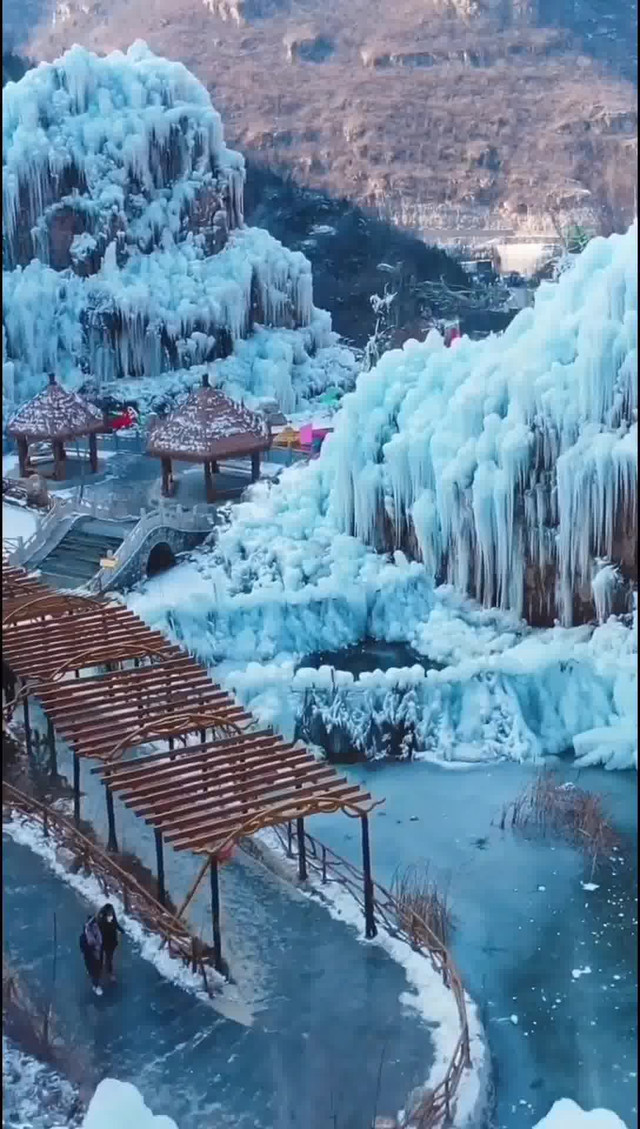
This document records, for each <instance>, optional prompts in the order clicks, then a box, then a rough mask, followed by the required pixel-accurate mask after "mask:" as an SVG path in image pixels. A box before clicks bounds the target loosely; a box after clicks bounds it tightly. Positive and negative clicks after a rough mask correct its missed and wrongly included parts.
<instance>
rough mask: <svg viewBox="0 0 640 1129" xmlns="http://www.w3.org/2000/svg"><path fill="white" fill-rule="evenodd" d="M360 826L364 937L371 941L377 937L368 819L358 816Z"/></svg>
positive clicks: (364, 816)
mask: <svg viewBox="0 0 640 1129" xmlns="http://www.w3.org/2000/svg"><path fill="white" fill-rule="evenodd" d="M360 822H361V824H362V870H363V874H364V927H365V936H366V937H367V938H368V939H369V940H371V939H372V938H373V937H375V936H376V935H377V932H378V930H377V929H376V921H375V916H374V912H373V907H374V900H373V880H372V878H371V848H370V846H369V817H368V816H366V815H361V816H360Z"/></svg>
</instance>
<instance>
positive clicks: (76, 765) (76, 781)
mask: <svg viewBox="0 0 640 1129" xmlns="http://www.w3.org/2000/svg"><path fill="white" fill-rule="evenodd" d="M73 822H74V823H75V825H76V827H77V826H78V824H79V823H80V757H79V756H78V754H77V753H74V754H73Z"/></svg>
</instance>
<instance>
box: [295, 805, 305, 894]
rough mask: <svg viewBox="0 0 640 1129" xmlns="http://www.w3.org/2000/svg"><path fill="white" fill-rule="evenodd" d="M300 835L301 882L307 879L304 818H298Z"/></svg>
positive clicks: (299, 867) (299, 871)
mask: <svg viewBox="0 0 640 1129" xmlns="http://www.w3.org/2000/svg"><path fill="white" fill-rule="evenodd" d="M296 832H297V835H298V877H299V878H300V881H301V882H306V879H307V846H306V843H305V841H304V819H296Z"/></svg>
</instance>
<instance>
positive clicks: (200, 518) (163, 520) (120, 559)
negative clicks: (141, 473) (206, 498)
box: [91, 499, 217, 591]
mask: <svg viewBox="0 0 640 1129" xmlns="http://www.w3.org/2000/svg"><path fill="white" fill-rule="evenodd" d="M216 522H217V510H216V508H215V506H206V505H201V506H194V507H193V509H190V510H186V509H183V508H182V506H180V505H177V504H174V503H169V502H165V501H164V499H162V500H161V501H160V504H159V505H158V507H157V509H153V510H150V511H148V512H145V511H143V512H142V513H141V515H140V518H139V520H138V522H137V524H136V525H135V526H134V528H133V529H132V530H131V532H130V533H129V534H128V535H127V536H126V537H125V539H124V541H123V542H122V545H121V546H120V548H119V549H118V551H117V554H116V558H115V559H116V561H117V564H116V565H115V567H113V568H101V569H100V571H99V572H97V573H96V575H95V577H94V579H93V581H92V584H91V587H92V588H94V589H95V590H98V591H105V590H106V588H107V587H111V586H112V585H113V582H114V580H115V579H117V577H118V576H119V575H120V573H121V572H122V570H123V569H124V568H125V567H126V566H127V565H128V564H130V562H131V561H132V560H133V558H134V557H135V556H136V554H137V553H138V552H139V551H140V549H141V548H142V546H143V545H144V543H145V541H146V540H147V539H148V538H149V537H150V536H151V535H152V534H153V533H155V532H156V531H157V530H161V529H170V530H174V531H175V532H177V533H203V534H205V535H206V534H208V533H210V532H211V531H212V530H213V529H214V527H215V525H216Z"/></svg>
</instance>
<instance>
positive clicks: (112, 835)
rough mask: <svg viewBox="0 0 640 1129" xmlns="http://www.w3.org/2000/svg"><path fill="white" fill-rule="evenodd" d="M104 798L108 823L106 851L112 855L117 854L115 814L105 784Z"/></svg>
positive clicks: (110, 796) (111, 794)
mask: <svg viewBox="0 0 640 1129" xmlns="http://www.w3.org/2000/svg"><path fill="white" fill-rule="evenodd" d="M104 787H105V796H106V800H107V820H108V823H109V838H108V839H107V850H108V851H109V852H110V853H112V854H117V853H118V840H117V839H116V813H115V811H114V807H113V792H112V791H111V789H110V787H109V785H108V784H105V786H104Z"/></svg>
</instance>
